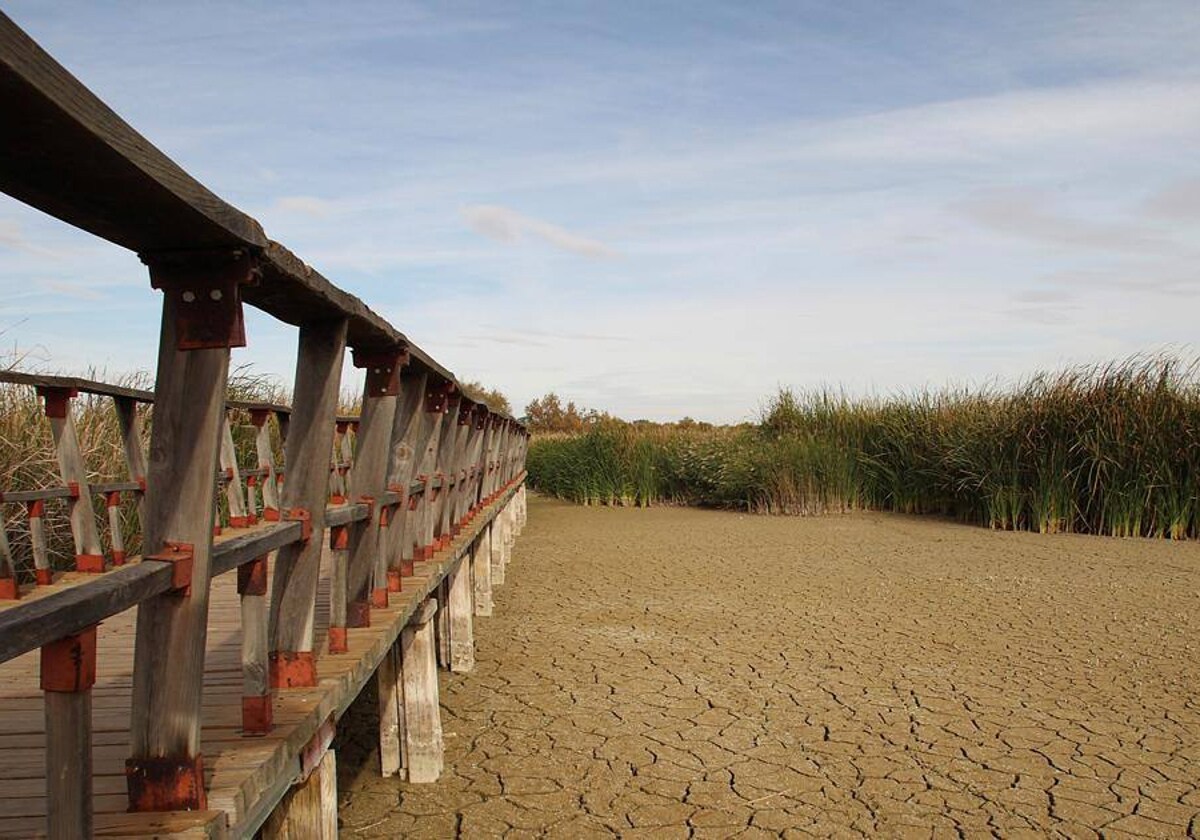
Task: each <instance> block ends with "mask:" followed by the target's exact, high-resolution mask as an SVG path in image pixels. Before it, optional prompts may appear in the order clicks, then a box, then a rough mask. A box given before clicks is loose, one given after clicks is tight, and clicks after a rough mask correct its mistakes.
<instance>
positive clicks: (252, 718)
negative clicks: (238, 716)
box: [242, 694, 275, 735]
mask: <svg viewBox="0 0 1200 840" xmlns="http://www.w3.org/2000/svg"><path fill="white" fill-rule="evenodd" d="M274 728H275V706H274V704H273V703H272V702H271V695H270V694H261V695H258V696H255V697H243V698H242V734H243V735H266V734H267V733H269V732H270V731H271V730H272V729H274Z"/></svg>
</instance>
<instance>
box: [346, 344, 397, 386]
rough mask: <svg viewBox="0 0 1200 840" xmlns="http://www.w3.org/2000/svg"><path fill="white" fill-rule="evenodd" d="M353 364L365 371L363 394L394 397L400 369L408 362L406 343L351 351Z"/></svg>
mask: <svg viewBox="0 0 1200 840" xmlns="http://www.w3.org/2000/svg"><path fill="white" fill-rule="evenodd" d="M352 356H353V360H354V366H355V367H356V368H363V369H366V371H367V384H366V389H365V392H364V393H365V395H366V396H368V397H394V396H397V395H398V394H399V393H400V371H401V370H402V369H403V368H404V366H405V365H406V364H408V345H407V344H401V345H399V346H398V347H395V348H393V349H391V350H375V351H360V350H358V349H355V350H353V351H352Z"/></svg>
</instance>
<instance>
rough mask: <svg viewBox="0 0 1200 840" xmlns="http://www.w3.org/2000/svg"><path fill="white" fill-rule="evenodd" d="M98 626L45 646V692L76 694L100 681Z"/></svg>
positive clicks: (43, 664)
mask: <svg viewBox="0 0 1200 840" xmlns="http://www.w3.org/2000/svg"><path fill="white" fill-rule="evenodd" d="M96 626H97V625H95V624H93V625H92V626H91V627H87V628H85V629H83V630H80V631H79V632H78V633H72V634H71V635H69V636H63V637H62V638H61V639H56V640H55V641H53V642H50V643H49V644H46V645H42V661H41V686H42V691H54V692H60V693H64V694H74V693H77V692H80V691H89V690H90V689H91V687H92V686H93V685H95V684H96Z"/></svg>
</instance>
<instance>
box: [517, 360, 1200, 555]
mask: <svg viewBox="0 0 1200 840" xmlns="http://www.w3.org/2000/svg"><path fill="white" fill-rule="evenodd" d="M1197 372H1198V371H1197V364H1196V363H1195V362H1194V361H1192V362H1186V361H1183V360H1180V359H1177V358H1173V357H1166V356H1154V357H1138V358H1133V359H1129V360H1125V361H1122V362H1117V363H1112V364H1107V365H1101V366H1095V367H1086V368H1074V369H1070V370H1065V371H1060V372H1057V373H1044V374H1039V375H1037V376H1033V377H1031V378H1029V379H1027V380H1025V381H1023V382H1021V383H1019V384H1018V385H1017V386H1015V387H1013V388H1009V389H1002V388H996V387H992V388H984V389H981V390H978V391H969V390H952V391H942V392H932V391H929V392H922V393H917V394H913V395H908V396H903V397H895V398H889V399H874V400H855V399H851V398H849V397H847V396H845V395H844V394H838V393H834V392H830V391H819V392H809V393H796V392H793V391H790V390H781V391H780V392H779V393H778V394H776V395H775V396H774V397H773V398H772V399H771V400H770V401H769V403H768V405H767V406H766V408H765V409H764V410H763V412H762V415H761V417H760V420H759V422H758V423H757V424H754V425H748V426H745V427H737V428H723V429H715V430H696V429H689V428H681V427H679V426H671V425H664V426H651V427H647V426H643V425H632V424H627V423H621V422H617V421H614V422H605V423H600V424H598V425H597V426H595V427H594V428H593V429H591V430H590V431H588V432H587V433H585V434H582V435H577V436H570V437H562V436H558V437H551V438H535V439H534V441H533V445H532V446H531V448H530V451H529V457H528V469H529V476H530V483H531V484H532V485H533V486H534V487H536V488H537V489H539V490H541V491H543V492H547V493H550V494H553V495H556V496H560V497H562V498H565V499H569V500H571V501H575V502H578V503H582V504H621V505H652V504H663V503H671V504H689V505H703V506H716V507H725V508H736V509H741V510H747V511H751V512H757V513H779V514H820V513H828V512H838V511H850V510H861V509H869V510H885V511H897V512H902V513H913V514H939V515H946V516H953V517H956V518H958V519H960V520H962V521H964V522H971V523H976V524H980V525H985V526H988V527H992V528H999V529H1009V530H1031V531H1040V532H1043V533H1057V532H1078V533H1091V534H1107V535H1113V536H1146V537H1168V538H1172V539H1186V538H1194V537H1196V536H1197V531H1198V529H1200V510H1198V505H1197V498H1198V493H1200V378H1198V376H1197Z"/></svg>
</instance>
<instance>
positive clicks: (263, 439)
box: [250, 409, 286, 522]
mask: <svg viewBox="0 0 1200 840" xmlns="http://www.w3.org/2000/svg"><path fill="white" fill-rule="evenodd" d="M272 413H273V412H271V411H269V410H267V409H250V422H251V423H252V424H253V425H254V451H255V453H256V454H257V456H258V468H259V469H260V470H263V471H264V474H263V475H262V476H260V477H259V481H258V485H259V487H261V488H262V489H261V491H260V492H261V493H262V513H263V516H262V518H263V519H264V520H265V521H267V522H277V521H278V520H279V483H278V480H277V479H276V475H275V454H274V453H273V452H272V450H271V429H270V426H269V425H268V420H269V418H270V415H271V414H272ZM285 416H286V415H285Z"/></svg>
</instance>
